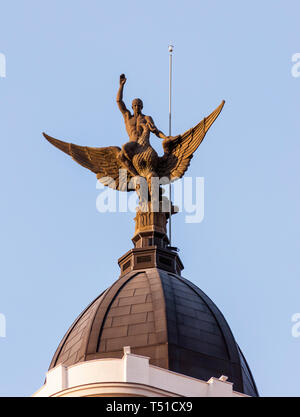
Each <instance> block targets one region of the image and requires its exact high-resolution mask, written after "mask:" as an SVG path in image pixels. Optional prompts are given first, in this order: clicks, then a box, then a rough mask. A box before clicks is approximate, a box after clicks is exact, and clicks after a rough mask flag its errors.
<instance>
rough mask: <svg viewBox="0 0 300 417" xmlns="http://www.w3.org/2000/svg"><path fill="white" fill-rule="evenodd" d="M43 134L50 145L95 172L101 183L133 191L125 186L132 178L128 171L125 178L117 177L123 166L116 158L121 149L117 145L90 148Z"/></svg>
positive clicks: (121, 189) (117, 188) (120, 189)
mask: <svg viewBox="0 0 300 417" xmlns="http://www.w3.org/2000/svg"><path fill="white" fill-rule="evenodd" d="M43 135H44V136H45V138H46V139H47V140H48V141H49V142H50V143H51V144H52V145H54V146H56V147H57V148H58V149H60V150H61V151H63V152H65V153H66V154H68V155H70V156H71V157H72V158H73V159H74V161H76V162H78V164H80V165H82V166H83V167H85V168H88V169H89V170H91V171H92V172H94V173H95V174H97V178H98V180H99V181H100V182H101V183H102V184H104V185H107V186H108V187H110V188H114V189H116V190H119V191H133V190H131V189H128V188H127V183H128V182H129V181H130V179H131V178H132V175H131V174H130V173H129V172H128V171H127V177H126V179H125V180H124V179H122V178H123V176H121V181H120V178H119V170H120V169H123V170H124V167H123V166H122V165H121V163H120V162H119V160H118V158H117V155H118V153H119V152H120V150H121V149H120V148H119V147H118V146H109V147H107V148H92V147H89V146H79V145H74V144H73V143H68V142H63V141H61V140H58V139H54V138H52V137H51V136H49V135H47V134H46V133H43Z"/></svg>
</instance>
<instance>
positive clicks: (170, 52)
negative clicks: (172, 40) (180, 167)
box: [169, 45, 174, 246]
mask: <svg viewBox="0 0 300 417" xmlns="http://www.w3.org/2000/svg"><path fill="white" fill-rule="evenodd" d="M173 48H174V46H173V45H169V136H171V123H172V117H171V114H172V53H173ZM169 198H170V218H169V241H170V246H172V220H171V219H172V187H171V183H170V184H169Z"/></svg>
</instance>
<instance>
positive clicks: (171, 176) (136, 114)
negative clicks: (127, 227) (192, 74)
mask: <svg viewBox="0 0 300 417" xmlns="http://www.w3.org/2000/svg"><path fill="white" fill-rule="evenodd" d="M125 83H126V78H125V75H124V74H122V75H121V76H120V86H119V90H118V94H117V104H118V107H119V109H120V111H121V113H122V115H123V117H124V121H125V127H126V131H127V133H128V136H129V141H128V142H127V143H125V144H124V145H123V146H122V149H121V148H119V147H118V146H109V147H103V148H95V147H89V146H79V145H75V144H73V143H68V142H63V141H61V140H58V139H55V138H53V137H51V136H49V135H47V134H46V133H43V135H44V137H45V138H46V139H47V140H48V141H49V142H50V143H51V144H52V145H54V146H56V147H57V148H58V149H60V150H61V151H63V152H65V153H66V154H68V155H70V156H71V157H72V158H73V159H74V160H75V161H76V162H77V163H79V164H80V165H82V166H83V167H85V168H88V169H89V170H91V171H92V172H94V173H95V174H96V176H97V179H98V180H99V181H100V182H101V183H103V184H104V185H106V186H108V187H111V188H114V189H116V190H119V191H133V190H134V189H135V191H137V193H138V195H139V196H140V193H139V189H140V185H139V181H136V182H135V183H134V184H135V186H134V187H133V188H132V187H128V184H129V183H130V182H131V184H132V181H133V180H134V179H136V178H139V177H141V178H144V179H145V180H146V182H147V186H148V192H149V196H150V199H151V198H152V189H151V184H152V179H153V178H158V179H161V178H164V183H168V182H172V181H174V180H176V179H179V178H181V177H182V176H183V175H184V173H185V172H186V170H187V169H188V166H189V164H190V161H191V159H192V157H193V154H194V152H195V151H196V149H197V148H198V146H199V145H200V144H201V142H202V140H203V139H204V136H205V135H206V133H207V131H208V129H209V128H210V127H211V125H212V124H213V122H214V121H215V120H216V118H217V117H218V115H219V114H220V112H221V110H222V108H223V106H224V103H225V101H224V100H223V101H222V102H221V104H220V105H219V106H218V107H217V108H216V109H215V110H214V111H213V112H212V113H211V114H210V115H209V116H207V117H205V118H204V119H203V120H202V121H201V122H200V123H198V124H197V125H196V126H194V127H193V128H192V129H189V130H187V131H186V132H185V133H183V134H182V135H178V136H175V137H173V136H166V135H164V134H163V133H162V132H161V131H160V130H158V129H157V127H156V126H155V124H154V122H153V120H152V118H151V117H150V116H146V115H144V114H143V113H142V109H143V102H142V100H141V99H138V98H137V99H134V100H133V101H132V110H133V112H131V111H129V110H128V109H127V107H126V105H125V103H124V101H123V88H124V85H125ZM150 133H153V134H155V135H156V136H158V137H159V138H161V139H163V142H162V145H163V150H164V154H163V156H161V157H159V156H158V154H157V152H156V151H155V150H154V149H153V148H152V146H151V145H150V141H149V139H150ZM120 170H126V172H127V175H126V180H125V181H124V180H122V181H121V180H120ZM122 178H123V177H122ZM140 198H141V197H140Z"/></svg>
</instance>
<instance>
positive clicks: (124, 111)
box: [117, 74, 130, 116]
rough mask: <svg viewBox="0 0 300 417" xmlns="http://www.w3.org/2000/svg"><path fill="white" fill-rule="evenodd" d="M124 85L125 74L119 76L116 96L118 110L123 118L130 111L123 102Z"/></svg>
mask: <svg viewBox="0 0 300 417" xmlns="http://www.w3.org/2000/svg"><path fill="white" fill-rule="evenodd" d="M125 83H126V77H125V74H121V75H120V87H119V91H118V94H117V103H118V107H119V109H120V112H121V113H122V114H123V116H125V114H127V113H129V114H130V111H129V110H128V109H127V107H126V105H125V103H124V101H123V88H124V85H125Z"/></svg>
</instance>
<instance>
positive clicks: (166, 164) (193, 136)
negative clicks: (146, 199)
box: [157, 100, 225, 181]
mask: <svg viewBox="0 0 300 417" xmlns="http://www.w3.org/2000/svg"><path fill="white" fill-rule="evenodd" d="M224 103H225V101H224V100H223V101H222V103H221V104H220V105H219V107H217V108H216V109H215V110H214V111H213V112H212V113H211V114H210V115H209V116H207V117H205V118H204V119H203V120H202V121H201V122H200V123H198V124H197V125H196V126H195V127H193V128H192V129H190V130H188V131H186V132H185V133H184V134H183V135H180V136H179V137H178V138H177V139H175V140H168V139H167V140H165V141H164V142H163V148H164V152H165V153H164V155H163V156H162V157H161V158H159V165H158V169H157V171H158V175H159V177H160V178H161V177H167V178H169V180H170V181H174V180H175V179H177V178H181V177H182V176H183V175H184V173H185V171H186V170H187V169H188V167H189V165H190V161H191V159H192V158H193V153H194V152H195V151H196V149H197V148H198V146H199V145H200V143H201V142H202V141H203V139H204V136H205V135H206V132H207V131H208V129H209V128H210V127H211V125H212V124H213V122H214V121H215V120H216V118H217V117H218V116H219V114H220V112H221V110H222V108H223V106H224Z"/></svg>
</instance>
